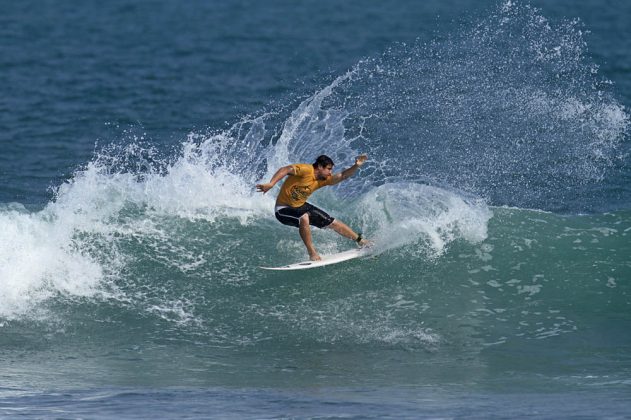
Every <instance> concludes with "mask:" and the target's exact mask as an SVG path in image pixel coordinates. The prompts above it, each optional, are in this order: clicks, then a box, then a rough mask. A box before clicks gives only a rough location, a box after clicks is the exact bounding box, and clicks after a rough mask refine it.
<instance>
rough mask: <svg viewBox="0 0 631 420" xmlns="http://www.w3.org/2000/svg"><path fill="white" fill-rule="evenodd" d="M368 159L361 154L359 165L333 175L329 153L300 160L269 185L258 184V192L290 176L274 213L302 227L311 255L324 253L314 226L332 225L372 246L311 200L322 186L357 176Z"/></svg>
mask: <svg viewBox="0 0 631 420" xmlns="http://www.w3.org/2000/svg"><path fill="white" fill-rule="evenodd" d="M367 159H368V156H367V155H359V156H357V158H355V164H354V165H353V166H351V167H349V168H348V169H345V170H344V171H342V172H340V173H337V174H332V171H333V166H334V165H335V164H334V163H333V160H332V159H331V158H330V157H328V156H326V155H322V156H319V157H318V158H317V159H316V161H315V162H314V163H313V164H308V163H297V164H293V165H288V166H284V167H282V168H280V169H279V170H278V171H276V173H275V174H274V176H272V179H271V180H270V182H268V183H267V184H257V186H256V189H257V191H260V192H262V193H263V194H265V193H266V192H268V191H269V190H271V189H272V188H273V187H274V185H276V183H277V182H278V181H280V180H281V179H283V178H284V177H286V176H287V179H286V180H285V182H284V183H283V185H282V186H281V188H280V193H279V194H278V197H277V198H276V207H275V209H274V214H275V216H276V218H277V219H278V221H279V222H281V223H282V224H284V225H289V226H294V227H297V228H298V229H299V232H300V237H301V238H302V241H303V242H304V243H305V246H306V247H307V252H309V258H310V259H311V260H312V261H319V260H320V259H321V258H320V255H318V252H317V251H316V249H315V247H314V246H313V242H312V241H311V227H310V225H313V226H316V227H318V228H320V229H323V228H327V227H330V228H331V229H333V230H334V231H336V232H337V233H339V234H340V235H342V236H344V237H346V238H348V239H352V240H353V241H355V242H357V244H358V245H359V246H365V245H368V243H369V242H368V241H367V240H366V239H364V238H362V235H361V233H360V234H357V233H355V232H354V231H353V230H352V229H351V228H350V227H348V226H347V225H346V224H344V223H343V222H342V221H340V220H338V219H335V218H333V217H331V216H329V215H328V214H327V213H326V212H325V211H324V210H322V209H319V208H317V207H316V206H314V205H312V204H309V203H307V199H308V198H309V196H310V195H311V194H312V193H313V192H314V191H315V190H317V189H318V188H322V187H325V186H327V185H335V184H338V183H340V182H341V181H344V180H345V179H347V178H349V177H351V176H353V175H354V174H355V172H357V170H358V169H359V167H360V166H362V165H363V164H364V163H365V162H366V160H367Z"/></svg>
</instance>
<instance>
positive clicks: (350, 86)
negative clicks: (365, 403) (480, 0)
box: [0, 2, 631, 385]
mask: <svg viewBox="0 0 631 420" xmlns="http://www.w3.org/2000/svg"><path fill="white" fill-rule="evenodd" d="M281 114H282V110H281V111H278V112H269V113H264V114H261V115H258V116H254V117H247V118H243V119H241V120H240V121H238V122H237V123H236V124H234V125H232V126H231V127H229V128H228V129H226V130H223V131H214V132H211V133H199V132H197V133H191V134H190V135H189V136H188V138H187V139H185V140H184V141H182V142H181V144H180V145H179V148H178V150H177V151H176V152H165V151H160V150H155V149H153V148H152V147H151V146H149V145H147V144H146V142H143V141H130V142H128V143H125V142H121V143H122V144H115V145H112V146H108V147H105V148H103V149H102V150H100V151H99V153H97V155H96V156H95V157H94V159H93V160H91V161H90V162H89V163H87V164H86V165H85V166H84V167H82V168H80V169H79V170H77V171H76V172H75V173H74V175H73V176H72V177H71V178H70V179H69V180H68V181H67V182H65V183H63V184H62V185H61V186H59V187H58V188H57V189H56V191H55V197H54V199H53V200H51V201H50V202H49V203H47V205H46V206H45V207H44V208H43V209H41V210H38V211H30V210H27V209H26V208H24V207H23V206H21V205H20V204H18V203H10V204H6V205H4V206H3V207H2V208H0V232H2V233H1V234H0V235H1V238H0V267H1V268H0V279H1V281H0V322H1V325H2V328H3V330H4V331H5V332H6V334H4V335H3V338H2V339H1V340H2V343H3V346H4V347H5V348H7V349H11V348H13V349H19V348H22V347H23V346H24V345H25V343H27V344H28V346H29V348H35V349H50V348H52V349H54V350H46V351H52V352H53V353H55V354H57V355H60V354H70V356H69V357H74V356H76V357H77V358H78V359H80V360H84V359H83V358H82V357H81V356H80V355H81V354H84V353H85V352H88V353H90V354H94V355H95V356H94V358H93V359H91V363H94V364H95V366H94V367H93V368H94V369H95V370H97V371H98V370H99V369H101V368H99V365H101V366H106V368H104V369H106V370H107V372H108V375H110V376H106V377H105V379H103V381H105V383H108V381H110V382H109V383H111V382H112V381H113V382H116V383H128V382H126V381H129V382H130V383H151V384H155V383H158V384H159V383H161V382H160V381H163V383H167V384H170V383H177V381H178V380H181V381H188V382H187V383H189V384H196V383H205V384H207V383H216V384H223V385H226V384H237V385H239V384H241V385H242V384H244V383H248V384H261V385H264V384H266V383H268V381H269V383H271V382H273V381H279V380H281V377H282V376H283V372H285V373H287V372H289V373H290V374H291V373H292V372H293V374H292V375H290V376H291V378H292V379H291V380H293V381H295V382H296V383H298V382H300V381H312V380H313V378H312V376H309V375H307V374H304V375H305V376H301V375H303V373H304V372H314V371H318V372H320V373H322V375H323V376H322V379H316V382H317V381H322V382H326V380H327V379H326V378H327V377H328V378H330V377H335V378H338V379H341V380H344V381H348V382H349V383H350V384H364V383H365V382H363V381H365V380H375V379H374V378H375V377H376V376H375V375H377V376H379V377H380V378H381V380H383V381H388V380H393V379H392V378H399V379H400V380H401V381H403V382H405V381H408V380H409V381H413V380H415V378H416V379H418V378H419V377H422V378H427V380H428V381H431V380H439V378H443V380H445V381H450V380H452V379H453V380H458V378H462V375H468V376H467V377H468V378H469V380H473V381H474V382H475V378H482V377H484V376H485V375H487V374H488V371H489V370H492V366H491V365H493V363H495V362H497V363H502V361H501V360H499V359H497V360H494V361H489V359H488V358H487V357H491V356H488V353H485V351H487V349H493V348H496V347H499V346H505V347H502V348H513V347H515V348H517V347H520V346H521V348H522V349H524V351H527V350H530V351H533V352H536V348H537V345H536V342H537V340H542V339H549V340H555V339H556V340H563V339H564V337H566V336H571V335H572V334H576V333H577V331H581V330H585V329H587V330H592V329H593V328H597V327H598V325H599V322H600V321H599V320H601V319H602V316H601V315H602V312H603V311H604V312H606V313H607V314H608V315H610V317H611V319H613V321H612V322H611V323H610V324H608V330H607V332H605V333H604V334H609V335H608V338H610V339H611V340H615V339H614V337H616V336H617V335H618V334H619V333H620V332H621V331H623V329H624V328H623V324H625V323H626V322H627V321H628V315H627V313H628V311H627V309H628V305H629V293H630V292H631V290H630V289H629V283H628V282H627V281H625V279H627V278H629V274H631V273H630V271H631V266H630V265H629V262H628V255H630V254H631V252H630V251H631V249H630V245H629V244H630V243H631V242H630V241H629V238H628V235H629V234H630V233H629V232H630V230H631V214H629V210H628V209H629V206H628V204H629V201H628V198H629V195H628V192H629V191H628V187H626V186H625V181H624V180H625V179H626V178H625V177H627V178H628V176H627V175H624V174H622V175H621V171H622V170H623V169H624V168H625V167H626V166H625V165H626V162H627V160H626V159H627V158H626V156H625V148H628V138H627V136H628V129H629V116H628V114H627V113H626V110H625V109H624V107H623V106H622V105H621V104H620V103H618V102H617V101H616V99H615V97H614V95H613V93H612V88H611V86H610V85H609V84H608V82H607V81H606V80H603V79H602V78H601V77H600V76H599V75H598V72H597V68H596V66H595V65H594V64H592V63H591V62H590V61H589V59H588V58H587V57H586V47H585V42H584V40H583V32H582V29H581V27H580V24H578V23H576V22H566V23H562V24H560V25H558V24H553V23H551V22H549V21H547V20H546V19H545V18H544V17H542V16H541V15H540V14H539V12H538V11H537V10H536V9H534V8H531V7H527V6H517V5H515V4H513V3H511V2H506V3H504V4H503V5H502V6H501V7H500V8H499V9H498V10H497V11H496V12H495V13H494V14H492V15H491V16H490V17H488V18H487V19H484V20H482V21H481V22H479V23H478V24H477V25H475V26H474V27H473V28H469V29H463V30H462V31H461V32H460V33H459V34H457V35H456V36H454V37H451V38H449V39H446V40H440V41H435V42H432V43H428V44H421V43H418V44H414V45H399V46H396V47H393V48H392V49H390V50H388V51H386V52H385V53H384V54H383V55H382V56H380V57H377V58H372V59H366V60H364V61H362V62H360V63H357V65H356V66H355V67H354V68H352V69H350V70H349V71H348V72H347V73H345V74H343V75H340V76H339V77H337V78H335V79H334V80H333V81H332V82H331V83H330V84H329V85H327V86H325V87H324V88H322V89H321V90H319V91H317V92H315V93H314V94H313V95H311V96H309V97H307V98H306V99H304V100H303V101H302V102H300V103H299V104H297V106H296V107H295V109H293V111H292V112H291V113H289V115H281ZM360 152H366V153H368V154H369V156H370V158H371V160H370V162H369V163H368V164H367V165H366V166H365V167H364V168H363V169H362V171H361V173H360V174H359V175H358V176H356V177H354V178H352V179H351V180H349V181H347V182H344V183H342V184H340V185H339V186H336V187H333V188H327V189H324V190H320V191H318V192H317V194H316V195H314V197H313V198H314V200H313V201H314V203H315V204H317V205H320V206H322V207H324V208H326V209H327V210H329V211H330V212H331V213H332V214H333V215H334V216H336V217H339V218H340V219H342V220H344V221H345V222H347V223H348V224H350V225H351V226H353V227H354V228H356V229H358V230H361V231H362V232H364V233H365V234H366V235H367V236H368V237H370V238H372V239H373V240H374V241H375V243H376V245H375V247H376V250H377V251H378V252H377V253H376V254H377V255H376V256H375V257H374V258H369V259H365V260H361V261H353V262H349V263H346V264H344V265H339V266H336V267H335V268H331V269H322V270H311V271H308V272H306V273H301V275H300V277H298V276H296V275H295V274H278V273H268V272H264V271H261V270H259V269H258V266H260V265H272V264H281V263H286V262H289V261H294V260H300V259H303V258H304V257H305V251H304V247H303V245H302V243H301V241H300V239H299V237H298V234H297V231H296V230H292V229H289V228H287V227H284V226H281V225H280V224H278V223H277V222H276V221H275V219H274V218H273V216H272V209H273V205H274V197H273V196H272V195H273V194H271V193H270V194H268V195H266V196H263V195H260V194H257V193H256V192H255V191H254V185H255V183H257V182H259V181H260V180H262V179H269V178H270V177H271V175H272V174H273V173H274V171H275V170H276V169H277V168H278V167H280V166H283V165H285V164H287V163H288V162H311V161H312V160H313V159H314V158H315V157H316V156H317V155H319V154H321V153H326V154H328V155H330V156H331V157H332V158H333V159H334V161H335V162H337V168H338V169H342V168H344V167H346V166H347V165H349V164H351V163H352V161H353V158H354V156H356V155H357V154H359V153H360ZM603 209H607V210H609V212H608V213H602V212H599V210H603ZM586 213H587V214H586ZM314 240H315V242H316V243H317V246H318V249H319V251H320V252H321V253H330V252H335V251H341V250H343V249H346V248H348V246H349V243H348V242H347V241H345V240H343V239H341V238H339V237H338V236H336V235H335V234H334V233H332V232H330V231H327V230H323V231H315V232H314ZM616 320H617V321H616ZM584 334H586V335H584V336H582V337H583V338H592V337H591V334H592V333H584ZM570 341H571V340H570ZM619 341H620V343H621V344H625V343H626V344H628V339H626V341H625V339H624V338H622V339H619ZM332 348H335V349H338V350H339V349H340V348H344V349H348V350H349V353H348V354H350V355H352V354H357V352H359V351H361V353H362V354H365V353H370V352H371V351H375V352H377V353H376V354H381V355H383V354H384V352H385V353H387V354H389V355H390V356H391V357H389V358H386V359H380V360H379V361H377V360H371V359H370V357H371V356H369V355H366V356H365V357H364V358H363V359H362V363H359V362H358V361H354V360H350V359H353V358H352V357H345V356H344V355H339V360H333V361H332V360H328V361H327V362H326V363H328V364H326V365H325V366H319V364H318V363H319V362H318V356H321V355H324V354H326V353H327V352H328V351H330V350H331V349H332ZM381 351H383V352H382V353H379V352H381ZM389 351H393V353H389ZM490 351H491V353H492V351H493V350H490ZM568 351H571V350H568ZM603 351H604V353H606V354H613V353H615V350H614V349H613V347H611V348H607V349H605V350H603ZM257 354H264V355H265V357H263V358H261V357H260V356H257ZM73 355H74V356H73ZM77 355H79V356H77ZM182 355H185V356H184V357H179V356H182ZM419 355H425V356H424V357H421V356H419ZM552 357H553V358H554V357H557V356H552ZM607 357H608V356H607ZM500 359H501V358H500ZM612 359H613V357H612ZM29 360H30V359H29ZM55 360H57V359H56V358H53V359H52V361H42V360H39V361H38V363H40V364H39V366H40V367H41V369H40V370H39V373H40V374H41V375H43V376H42V377H45V376H46V375H48V374H49V376H50V377H52V376H54V375H53V373H52V372H54V367H53V364H54V363H55ZM130 360H131V362H130ZM138 360H141V361H142V363H141V364H142V365H143V366H153V367H156V366H159V370H160V377H159V378H157V377H153V376H151V375H152V373H151V369H147V370H146V371H145V370H143V372H138V371H137V370H136V371H135V373H134V375H135V376H133V378H132V376H131V375H129V376H128V375H127V374H126V373H125V370H126V367H129V366H131V365H130V363H131V364H133V363H135V362H134V361H138ZM173 360H177V361H176V362H173ZM555 360H556V359H555ZM557 361H558V360H557ZM25 363H26V362H25ZM68 363H72V362H68ZM77 363H78V365H80V364H81V363H82V362H81V363H80V362H77ZM86 363H87V362H86ZM537 363H539V362H533V361H532V360H530V359H524V360H522V361H516V362H515V365H514V366H513V369H515V370H518V371H519V370H522V369H523V370H526V371H528V370H531V371H533V372H537V371H538V369H541V370H542V371H543V370H544V369H547V368H550V367H551V366H558V365H556V364H555V363H554V362H550V365H546V364H545V363H544V364H542V365H537ZM446 365H449V366H450V367H445V366H446ZM15 366H16V367H15V369H16V371H17V370H19V369H20V367H19V366H20V364H19V363H17V364H16V365H15ZM432 366H433V367H432ZM436 366H441V369H440V370H439V369H437V368H436ZM537 366H539V367H537ZM81 368H82V369H84V368H85V365H81ZM23 369H24V370H23V371H22V373H23V374H24V372H26V371H27V370H28V369H27V367H24V368H23ZM340 370H342V371H347V372H350V373H349V374H348V375H344V376H343V378H340V374H339V371H340ZM47 372H48V373H47ZM235 372H236V373H235ZM336 372H337V373H336ZM627 373H628V372H626V371H621V372H619V373H618V374H613V376H611V377H609V380H611V381H616V380H618V379H619V378H618V376H616V375H619V376H620V378H622V379H620V380H624V375H626V374H627ZM68 375H69V376H67V378H68V379H67V380H68V382H69V383H70V382H72V381H74V380H77V377H74V376H72V374H70V373H69V374H68ZM117 375H118V376H117ZM307 376H309V378H306V377H307ZM371 378H372V379H371ZM388 378H391V379H388ZM471 378H474V379H471ZM48 379H50V378H48ZM25 380H26V381H27V382H28V380H27V379H25ZM42 380H43V381H46V379H42ZM94 380H96V379H94ZM170 381H171V382H170ZM275 383H278V382H275ZM310 383H312V382H310Z"/></svg>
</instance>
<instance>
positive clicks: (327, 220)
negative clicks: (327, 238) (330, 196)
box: [274, 203, 335, 229]
mask: <svg viewBox="0 0 631 420" xmlns="http://www.w3.org/2000/svg"><path fill="white" fill-rule="evenodd" d="M305 213H309V224H310V225H312V226H315V227H318V228H320V229H322V228H325V227H327V226H329V225H330V224H331V223H333V221H334V220H335V219H334V218H333V217H331V216H329V215H328V214H327V212H325V211H324V210H322V209H319V208H317V207H316V206H314V205H312V204H309V203H305V204H303V205H302V206H300V207H289V206H277V207H276V211H275V212H274V215H275V216H276V218H277V219H278V221H279V222H281V223H282V224H284V225H288V226H294V227H299V226H300V220H299V219H300V217H301V216H302V215H304V214H305Z"/></svg>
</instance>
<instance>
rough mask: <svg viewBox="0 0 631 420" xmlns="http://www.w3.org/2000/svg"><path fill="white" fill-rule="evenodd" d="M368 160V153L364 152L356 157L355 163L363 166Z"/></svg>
mask: <svg viewBox="0 0 631 420" xmlns="http://www.w3.org/2000/svg"><path fill="white" fill-rule="evenodd" d="M367 160H368V155H366V154H363V155H359V156H357V157H356V158H355V165H357V166H362V165H363V164H364V163H366V161H367Z"/></svg>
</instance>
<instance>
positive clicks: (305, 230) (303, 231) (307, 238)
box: [298, 213, 322, 261]
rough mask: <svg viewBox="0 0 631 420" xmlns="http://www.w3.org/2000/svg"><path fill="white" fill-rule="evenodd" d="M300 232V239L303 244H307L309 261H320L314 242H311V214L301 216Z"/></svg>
mask: <svg viewBox="0 0 631 420" xmlns="http://www.w3.org/2000/svg"><path fill="white" fill-rule="evenodd" d="M298 230H299V231H300V237H301V238H302V242H304V243H305V246H306V247H307V252H308V253H309V259H311V261H320V260H321V259H322V258H320V255H318V252H317V251H316V250H315V248H314V247H313V242H312V241H311V226H309V213H305V214H303V215H302V216H300V219H299V226H298Z"/></svg>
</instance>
